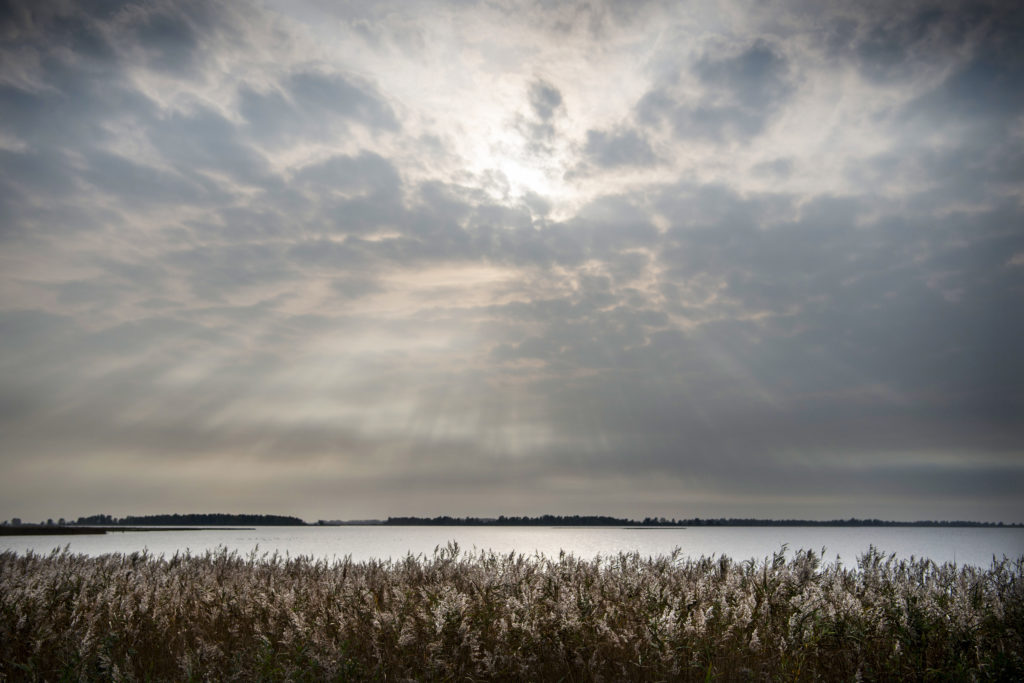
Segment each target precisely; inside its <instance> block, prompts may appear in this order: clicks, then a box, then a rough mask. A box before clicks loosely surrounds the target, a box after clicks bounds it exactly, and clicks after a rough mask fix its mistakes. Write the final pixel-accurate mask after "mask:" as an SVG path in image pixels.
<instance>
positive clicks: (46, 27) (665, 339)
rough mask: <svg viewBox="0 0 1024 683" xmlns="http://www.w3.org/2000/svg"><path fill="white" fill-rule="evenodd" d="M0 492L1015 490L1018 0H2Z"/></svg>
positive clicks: (148, 506)
mask: <svg viewBox="0 0 1024 683" xmlns="http://www.w3.org/2000/svg"><path fill="white" fill-rule="evenodd" d="M0 13H2V14H0V472H2V476H0V518H3V519H6V518H10V517H14V516H18V517H21V518H23V519H27V520H37V519H42V518H45V517H53V518H57V517H69V518H75V517H78V516H80V515H90V514H99V513H104V514H112V515H114V516H123V515H129V514H150V513H164V512H207V511H210V512H250V513H272V514H292V515H297V516H300V517H303V518H304V519H308V520H316V519H353V518H360V519H361V518H375V517H376V518H382V517H387V516H389V515H394V516H399V515H430V516H433V515H442V514H450V515H458V516H462V515H477V516H496V515H499V514H506V515H521V514H544V513H550V514H604V515H615V516H625V517H633V518H642V517H646V516H664V517H670V518H672V517H676V518H683V517H720V516H726V517H751V516H752V517H787V518H808V519H834V518H848V517H878V518H883V519H940V520H941V519H971V520H989V521H1000V520H1002V521H1006V522H1024V493H1022V492H1024V420H1021V417H1022V416H1024V354H1022V351H1021V349H1022V348H1024V343H1022V340H1024V48H1022V47H1021V45H1024V6H1022V5H1021V4H1019V3H1012V2H995V3H993V2H984V1H978V2H976V1H969V2H955V1H949V2H935V3H931V2H920V1H908V2H896V3H893V2H889V1H888V0H886V1H880V2H867V1H863V0H855V1H854V2H849V1H836V2H828V1H825V2H819V1H814V2H811V1H809V0H808V1H806V2H803V1H800V0H793V1H792V2H778V1H776V0H766V1H763V2H731V1H722V2H705V1H703V0H693V1H687V2H656V1H650V2H630V3H618V2H610V1H609V2H599V1H595V2H588V3H584V2H577V3H571V2H551V1H547V0H536V1H535V2H505V1H503V0H495V1H492V2H468V1H464V0H451V1H449V2H442V1H432V0H427V1H424V2H417V3H409V2H405V1H398V0H395V1H393V2H391V1H388V0H384V1H381V2H373V3H364V2H336V1H333V0H331V1H328V0H299V1H295V0H288V1H284V0H282V1H280V2H262V3H261V2H250V1H248V0H242V1H239V2H230V3H224V2H217V1H215V0H180V1H178V0H176V1H174V2H158V1H152V2H141V3H133V2H125V1H122V0H96V1H88V0H87V1H82V2H71V1H70V0H68V1H66V2H57V1H51V0H44V1H42V2H26V1H23V0H15V1H14V2H10V3H5V4H4V7H3V9H2V10H0Z"/></svg>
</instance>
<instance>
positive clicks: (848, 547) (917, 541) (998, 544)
mask: <svg viewBox="0 0 1024 683" xmlns="http://www.w3.org/2000/svg"><path fill="white" fill-rule="evenodd" d="M450 541H455V542H457V543H458V544H459V546H460V547H461V548H462V549H463V550H464V551H474V550H493V551H495V552H497V553H501V554H508V553H510V552H515V553H524V554H527V555H531V554H533V553H534V552H540V553H543V554H544V555H547V556H549V557H557V556H558V554H559V553H560V552H561V551H565V552H567V553H572V554H574V555H576V556H578V557H583V558H593V557H596V556H598V555H600V556H602V557H607V556H609V555H615V554H617V553H619V552H634V551H635V552H638V553H640V554H641V555H642V556H657V555H668V554H670V553H671V552H672V551H673V550H674V549H675V548H679V550H680V552H681V554H682V555H683V556H684V557H694V558H696V557H700V556H702V555H704V556H712V555H717V556H720V555H728V556H729V557H731V558H733V559H734V560H747V559H751V558H755V559H757V560H761V559H763V558H765V557H767V556H770V555H771V554H772V553H773V552H776V551H778V550H779V549H780V548H781V547H782V545H783V544H786V546H787V547H788V549H789V553H790V554H791V553H792V551H795V550H799V549H810V550H814V551H815V552H819V551H821V549H822V548H823V547H824V548H825V553H824V559H825V560H826V561H834V560H835V559H836V556H837V555H838V556H839V557H840V558H841V560H842V563H843V564H844V565H846V564H852V563H854V562H855V561H856V559H857V557H858V556H859V555H860V554H861V553H863V552H864V551H866V550H867V549H868V547H869V546H870V545H874V546H875V547H877V548H879V549H880V550H882V551H884V552H886V553H891V552H895V553H896V554H897V556H898V557H900V558H910V557H911V556H915V557H918V558H921V557H926V558H929V559H931V560H933V561H934V562H936V563H943V562H957V563H958V564H973V565H977V566H980V567H987V566H988V565H989V564H990V563H991V561H992V557H993V555H995V556H996V558H997V559H999V558H1002V556H1004V555H1005V556H1007V557H1009V558H1011V559H1014V558H1017V557H1019V556H1021V555H1024V529H1007V528H1003V529H964V528H906V527H896V528H878V527H855V528H817V527H724V528H713V529H712V528H684V529H676V528H649V529H634V528H612V527H422V526H417V527H381V526H340V527H260V528H256V529H252V530H223V529H210V530H203V531H152V532H116V533H107V534H105V535H96V536H93V535H86V536H68V537H54V536H21V537H13V536H8V537H0V549H2V550H6V549H9V550H15V551H18V552H24V551H26V550H32V551H33V552H36V553H48V552H50V551H51V550H53V549H54V548H55V547H64V546H65V545H67V546H68V547H69V548H70V550H71V552H74V553H85V554H88V555H100V554H104V553H132V552H140V551H142V550H148V551H149V552H150V553H152V554H158V555H159V554H163V555H165V556H171V555H173V554H174V553H177V552H184V551H185V550H188V551H189V552H191V553H193V554H195V553H202V552H204V551H206V550H215V549H217V548H219V547H225V548H228V549H229V550H234V551H238V552H239V553H241V554H248V553H250V552H253V551H257V552H258V553H259V554H263V553H273V552H278V553H280V554H282V555H284V554H285V553H287V554H288V555H290V556H292V557H296V556H299V555H306V556H310V557H316V558H323V559H328V560H333V559H341V558H343V557H345V556H351V557H352V559H353V560H356V561H361V560H370V559H389V558H390V559H400V558H402V557H405V556H406V555H408V554H409V553H412V554H414V555H419V554H425V555H431V554H432V553H433V551H434V548H435V547H437V546H442V547H443V546H445V545H446V544H447V543H449V542H450Z"/></svg>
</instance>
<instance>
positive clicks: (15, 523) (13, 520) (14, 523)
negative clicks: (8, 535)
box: [11, 517, 21, 526]
mask: <svg viewBox="0 0 1024 683" xmlns="http://www.w3.org/2000/svg"><path fill="white" fill-rule="evenodd" d="M11 526H21V517H11Z"/></svg>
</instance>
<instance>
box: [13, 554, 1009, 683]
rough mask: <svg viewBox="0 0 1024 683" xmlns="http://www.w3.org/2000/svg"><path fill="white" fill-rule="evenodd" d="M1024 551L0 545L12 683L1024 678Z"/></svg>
mask: <svg viewBox="0 0 1024 683" xmlns="http://www.w3.org/2000/svg"><path fill="white" fill-rule="evenodd" d="M1022 570H1024V558H1022V559H1020V560H1017V561H1012V562H1011V561H1008V560H1003V561H1000V562H995V561H994V562H993V564H992V566H991V567H990V568H988V569H978V568H974V567H969V566H965V567H955V566H953V565H948V564H946V565H941V566H939V565H936V564H934V563H932V562H930V561H928V560H916V561H904V560H896V559H895V558H894V557H893V556H886V555H883V554H882V553H880V552H878V551H877V550H874V549H871V550H869V551H868V552H867V553H866V554H865V555H863V556H862V557H861V558H860V560H859V562H858V565H857V567H855V568H843V567H841V566H838V565H837V564H828V565H823V564H822V563H821V561H820V556H819V555H817V554H815V553H813V552H807V551H800V552H797V553H796V554H795V555H794V556H793V557H792V559H790V560H788V561H787V560H786V559H785V557H784V556H783V553H781V552H780V553H777V554H776V555H775V556H774V557H773V558H769V559H766V560H764V561H762V562H754V561H748V562H741V563H737V562H734V561H732V560H730V559H728V558H725V557H722V558H701V559H698V560H693V559H685V558H682V557H681V556H679V555H678V554H674V555H672V556H668V557H659V558H653V559H645V558H641V557H640V556H638V555H637V554H622V555H618V556H615V557H608V558H604V559H595V560H581V559H578V558H576V557H573V556H571V555H561V556H559V557H558V558H557V559H556V558H548V557H541V556H533V557H525V556H523V555H516V554H511V555H495V554H492V553H483V552H480V553H475V554H468V555H467V554H463V553H461V552H460V551H459V548H458V546H456V545H454V544H452V545H449V546H448V547H446V548H439V549H437V550H436V551H435V553H434V555H433V557H411V556H410V557H407V558H405V559H403V560H399V561H394V562H391V561H387V562H378V561H370V562H359V563H356V562H352V561H350V560H344V561H336V562H333V563H330V562H327V561H323V560H313V559H309V558H294V559H293V558H284V557H281V556H279V555H277V554H274V555H270V556H267V555H263V556H257V555H256V554H255V553H253V554H250V555H248V556H240V555H238V554H236V553H232V552H227V551H225V550H221V551H218V552H213V553H206V554H204V555H201V556H192V555H188V554H181V555H175V556H174V557H171V558H164V557H154V556H151V555H148V554H145V553H141V554H138V553H133V554H131V555H105V556H102V557H86V556H82V555H74V554H70V553H69V552H67V550H64V551H54V553H52V554H50V555H48V556H47V555H37V554H31V553H30V554H27V555H18V554H15V553H12V552H5V553H2V554H0V679H8V680H95V679H104V680H106V679H112V680H241V681H255V680H295V681H314V680H315V681H320V680H366V679H370V680H377V679H379V680H402V679H408V678H413V679H417V680H559V679H562V680H566V681H590V680H648V681H655V680H702V681H703V680H708V679H715V678H720V679H726V680H743V679H757V680H761V679H768V680H776V679H779V680H822V679H823V680H854V679H858V680H859V679H865V680H896V679H900V680H925V679H933V678H937V679H950V678H952V679H964V680H971V679H981V680H1021V679H1024V660H1022V654H1021V653H1024V599H1022V598H1024V580H1022V577H1024V572H1022Z"/></svg>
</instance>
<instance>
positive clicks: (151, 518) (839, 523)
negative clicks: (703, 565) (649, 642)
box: [0, 513, 1024, 536]
mask: <svg viewBox="0 0 1024 683" xmlns="http://www.w3.org/2000/svg"><path fill="white" fill-rule="evenodd" d="M264 526H275V527H310V526H320V527H323V526H331V527H337V526H434V527H608V528H626V529H636V530H642V529H685V528H690V527H821V528H843V527H871V528H879V527H906V528H944V529H950V528H966V529H1019V528H1024V524H1022V523H1019V522H1011V523H1005V522H973V521H966V520H941V521H936V520H917V521H889V520H882V519H858V518H850V519H832V520H813V519H757V518H741V517H720V518H701V517H692V518H687V519H666V518H664V517H657V518H655V517H647V518H645V519H643V520H635V519H627V518H619V517H607V516H600V515H586V516H582V515H569V516H561V515H540V516H537V517H506V516H504V515H502V516H499V517H450V516H447V515H445V516H440V517H388V518H387V519H383V520H381V519H354V520H323V519H321V520H318V521H316V522H312V523H310V522H306V521H304V520H302V519H300V518H298V517H290V516H281V515H248V514H220V513H217V514H172V515H138V516H127V517H123V518H116V517H112V516H110V515H93V516H91V517H79V518H78V519H77V520H68V521H65V520H64V519H61V520H60V521H59V522H57V523H53V522H52V521H47V522H46V523H38V524H25V523H22V522H21V520H18V519H13V520H11V522H10V523H8V522H3V524H2V525H0V536H27V535H44V534H45V535H63V534H67V535H76V534H101V533H106V532H107V531H203V530H210V529H220V530H222V531H226V530H228V531H229V530H235V531H238V530H249V529H253V528H255V527H264Z"/></svg>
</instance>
